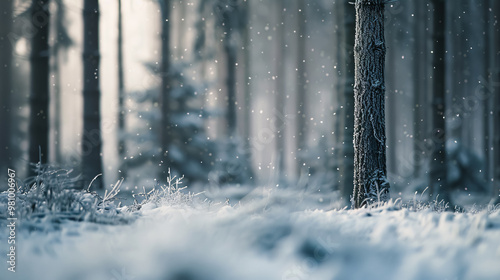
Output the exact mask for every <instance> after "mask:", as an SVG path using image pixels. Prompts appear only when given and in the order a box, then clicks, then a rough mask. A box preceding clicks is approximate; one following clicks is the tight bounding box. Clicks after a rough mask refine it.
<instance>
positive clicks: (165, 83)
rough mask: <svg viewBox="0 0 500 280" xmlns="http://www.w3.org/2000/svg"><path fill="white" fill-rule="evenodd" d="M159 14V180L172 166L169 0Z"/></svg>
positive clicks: (161, 3)
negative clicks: (170, 153)
mask: <svg viewBox="0 0 500 280" xmlns="http://www.w3.org/2000/svg"><path fill="white" fill-rule="evenodd" d="M160 7H161V14H162V21H161V22H162V24H161V39H162V45H161V59H162V62H161V69H160V71H161V75H162V76H161V77H162V83H161V90H160V102H161V116H162V119H161V122H162V126H161V139H160V141H161V144H160V145H161V149H162V153H163V154H162V158H163V163H162V166H163V168H161V169H160V177H161V179H164V178H166V176H167V172H168V167H170V166H171V165H172V161H171V157H170V155H169V149H170V148H171V147H170V146H171V139H172V124H171V121H170V118H171V117H170V112H171V108H170V107H171V106H170V90H171V87H170V79H171V69H170V66H171V65H170V63H171V62H170V20H171V19H170V8H171V7H170V0H162V1H161V2H160Z"/></svg>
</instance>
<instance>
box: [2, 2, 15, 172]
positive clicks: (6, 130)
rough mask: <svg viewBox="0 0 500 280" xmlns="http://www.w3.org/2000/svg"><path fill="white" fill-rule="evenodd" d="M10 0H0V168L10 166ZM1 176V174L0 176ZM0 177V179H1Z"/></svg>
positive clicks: (11, 5) (4, 168)
mask: <svg viewBox="0 0 500 280" xmlns="http://www.w3.org/2000/svg"><path fill="white" fill-rule="evenodd" d="M12 9H13V1H12V0H3V1H0V65H2V67H0V120H2V121H1V122H0V131H2V137H0V170H6V169H7V168H8V167H12V165H11V164H12V157H11V156H12V151H11V150H12V149H11V114H12V112H11V109H10V107H11V97H10V95H11V92H12V82H11V80H12V43H13V42H11V41H10V40H9V37H8V36H9V33H10V32H11V31H12ZM0 177H1V178H3V176H0ZM1 178H0V179H1Z"/></svg>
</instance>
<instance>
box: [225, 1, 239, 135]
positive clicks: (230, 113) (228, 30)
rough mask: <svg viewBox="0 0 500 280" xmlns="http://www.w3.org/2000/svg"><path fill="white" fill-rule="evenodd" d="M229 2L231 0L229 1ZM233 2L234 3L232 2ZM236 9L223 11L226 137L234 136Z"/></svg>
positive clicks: (235, 122) (235, 123)
mask: <svg viewBox="0 0 500 280" xmlns="http://www.w3.org/2000/svg"><path fill="white" fill-rule="evenodd" d="M230 2H231V1H230ZM233 2H234V3H233ZM233 2H231V5H233V6H232V7H236V5H237V4H236V1H233ZM236 12H237V11H234V10H232V9H226V10H225V11H224V13H223V17H224V19H223V28H224V34H225V37H224V39H223V40H224V41H223V43H224V52H225V55H226V74H227V77H226V89H227V103H226V108H227V109H226V110H227V111H226V121H227V134H228V137H230V138H233V137H236V126H237V121H236V63H237V55H238V51H237V48H236V42H235V40H236V39H235V38H234V33H235V32H236V31H237V30H236V28H237V26H236V20H237V18H236V17H237V16H238V15H237V14H235V13H236Z"/></svg>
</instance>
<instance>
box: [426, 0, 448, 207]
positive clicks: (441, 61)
mask: <svg viewBox="0 0 500 280" xmlns="http://www.w3.org/2000/svg"><path fill="white" fill-rule="evenodd" d="M432 4H433V7H434V19H433V29H434V34H433V37H434V40H433V47H432V50H433V53H432V65H433V71H432V84H433V90H432V92H433V100H432V111H433V114H432V122H433V124H432V127H433V134H432V137H433V139H432V140H433V143H434V149H433V151H432V155H431V163H430V193H431V195H432V196H435V195H437V194H438V195H439V198H438V199H439V200H440V201H441V200H444V201H445V202H450V193H449V191H448V190H447V172H446V167H447V166H446V149H445V145H446V123H445V119H444V114H445V111H446V110H445V108H446V107H445V82H446V75H445V69H446V67H445V56H446V52H445V51H446V48H445V44H446V41H445V39H446V38H445V23H446V19H445V1H444V0H432Z"/></svg>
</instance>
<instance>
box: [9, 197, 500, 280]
mask: <svg viewBox="0 0 500 280" xmlns="http://www.w3.org/2000/svg"><path fill="white" fill-rule="evenodd" d="M255 193H259V195H248V196H246V197H244V198H243V199H242V200H241V202H239V203H237V202H233V201H231V202H230V203H229V204H227V203H209V202H206V201H203V200H201V199H200V200H196V199H195V200H194V201H192V202H188V203H174V204H163V205H155V204H153V203H149V204H146V205H144V206H143V207H142V209H141V210H140V211H139V217H138V218H137V219H136V220H135V221H134V222H132V223H130V224H126V225H102V224H93V223H88V222H71V221H67V222H63V223H62V224H60V225H58V227H59V229H57V230H54V229H52V228H51V227H47V230H40V229H39V230H36V231H32V232H30V231H29V230H28V228H29V227H28V226H26V225H25V226H21V228H20V229H18V232H17V241H16V244H17V246H18V247H17V260H18V262H17V267H16V273H11V272H9V271H7V265H6V261H5V260H6V254H7V241H6V240H7V230H6V227H5V226H2V229H1V230H0V237H1V238H0V240H1V242H2V243H3V244H1V243H0V244H1V245H0V253H1V257H0V260H1V262H2V264H3V265H2V268H1V269H0V279H23V280H28V279H42V280H43V279H50V280H58V279H61V280H67V279H72V280H84V279H89V280H90V279H92V280H100V279H106V280H125V279H137V280H148V279H155V280H156V279H165V280H211V279H213V280H225V279H228V280H234V279H290V280H291V279H296V280H298V279H315V280H322V279H500V211H498V210H496V211H489V212H488V211H483V212H479V213H474V214H472V213H452V212H443V213H438V212H434V211H431V210H423V211H419V212H414V211H409V210H407V209H401V207H399V206H398V205H397V204H396V205H394V204H390V205H387V206H385V207H381V208H377V209H360V210H328V207H325V205H324V204H322V203H317V204H314V203H313V202H312V201H315V200H318V199H317V197H316V196H315V195H312V194H307V193H304V192H298V191H291V190H283V191H278V190H277V189H273V190H269V189H265V188H260V189H258V190H257V191H254V194H255ZM318 201H320V200H318ZM232 204H234V205H232ZM307 208H308V209H309V210H307ZM317 208H319V209H317ZM304 209H306V210H304ZM321 209H323V210H321Z"/></svg>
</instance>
